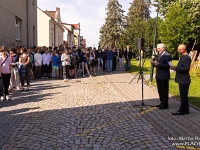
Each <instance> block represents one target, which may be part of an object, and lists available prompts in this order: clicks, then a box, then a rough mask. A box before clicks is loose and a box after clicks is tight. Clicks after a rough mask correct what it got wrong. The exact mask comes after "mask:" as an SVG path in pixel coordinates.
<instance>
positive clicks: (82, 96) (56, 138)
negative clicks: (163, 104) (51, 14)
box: [0, 72, 200, 150]
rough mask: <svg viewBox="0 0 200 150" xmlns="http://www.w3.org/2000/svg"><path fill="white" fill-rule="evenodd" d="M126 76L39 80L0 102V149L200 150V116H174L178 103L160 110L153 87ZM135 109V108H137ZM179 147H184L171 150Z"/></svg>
mask: <svg viewBox="0 0 200 150" xmlns="http://www.w3.org/2000/svg"><path fill="white" fill-rule="evenodd" d="M132 78H133V76H132V75H131V74H129V73H125V72H123V73H115V74H114V73H113V74H111V73H105V74H103V75H100V76H96V77H92V78H88V77H87V78H81V79H75V80H71V81H69V82H64V81H63V80H41V81H37V82H34V83H32V87H31V90H30V91H29V92H25V93H21V92H19V91H13V93H12V97H13V99H12V100H11V101H4V102H1V103H0V149H1V150H15V149H16V150H18V149H20V150H26V149H38V150H51V149H56V150H62V149H63V150H68V149H72V150H76V149H77V150H140V149H144V150H146V149H151V150H156V149H158V150H161V149H162V150H164V149H165V150H173V149H177V148H185V149H186V148H187V149H191V148H195V147H200V128H199V123H200V114H199V112H198V111H196V110H194V109H192V108H191V109H190V112H191V113H190V114H189V115H184V116H172V115H171V113H172V112H175V111H176V110H177V109H178V108H179V105H180V103H179V102H178V101H176V100H174V99H173V98H172V97H170V100H169V104H170V105H169V109H167V110H159V109H157V108H156V107H150V106H146V105H156V104H158V103H159V100H158V94H157V91H156V89H155V88H152V87H150V86H147V85H144V104H145V107H143V110H142V111H141V108H142V107H141V102H142V101H141V98H142V90H141V89H142V84H141V80H139V82H138V83H137V79H134V80H133V82H132V83H131V84H129V82H130V81H131V79H132ZM137 105H138V106H137ZM174 144H181V145H182V146H175V145H174Z"/></svg>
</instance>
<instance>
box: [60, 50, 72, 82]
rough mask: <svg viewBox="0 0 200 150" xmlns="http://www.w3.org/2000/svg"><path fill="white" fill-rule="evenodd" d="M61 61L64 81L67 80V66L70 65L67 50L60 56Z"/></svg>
mask: <svg viewBox="0 0 200 150" xmlns="http://www.w3.org/2000/svg"><path fill="white" fill-rule="evenodd" d="M61 61H62V66H63V78H64V80H65V81H68V80H69V65H70V56H69V50H68V49H65V50H64V53H63V54H62V55H61Z"/></svg>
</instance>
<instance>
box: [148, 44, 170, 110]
mask: <svg viewBox="0 0 200 150" xmlns="http://www.w3.org/2000/svg"><path fill="white" fill-rule="evenodd" d="M157 51H158V52H159V55H158V58H157V60H156V61H152V62H151V63H152V65H153V66H154V67H156V83H157V88H158V94H159V97H160V102H161V103H160V104H159V105H156V106H157V107H159V109H167V108H168V95H169V79H170V66H171V61H172V57H171V55H170V54H169V53H168V52H167V51H166V50H165V45H164V44H163V43H161V44H158V45H157Z"/></svg>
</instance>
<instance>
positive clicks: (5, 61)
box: [0, 46, 12, 100]
mask: <svg viewBox="0 0 200 150" xmlns="http://www.w3.org/2000/svg"><path fill="white" fill-rule="evenodd" d="M0 53H1V57H0V65H1V66H0V68H1V69H0V70H1V80H2V82H3V88H2V89H1V100H5V99H6V100H9V99H10V98H9V93H8V88H9V84H10V76H11V67H12V62H11V60H10V59H9V56H8V55H7V54H6V47H5V46H1V47H0Z"/></svg>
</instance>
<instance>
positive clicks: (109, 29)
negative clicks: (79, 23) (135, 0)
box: [100, 0, 124, 47]
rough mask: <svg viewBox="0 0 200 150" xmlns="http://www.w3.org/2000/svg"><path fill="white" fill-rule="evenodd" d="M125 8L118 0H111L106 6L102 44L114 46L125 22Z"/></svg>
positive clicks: (101, 31)
mask: <svg viewBox="0 0 200 150" xmlns="http://www.w3.org/2000/svg"><path fill="white" fill-rule="evenodd" d="M123 13H124V10H122V5H120V4H119V2H118V0H109V1H108V4H107V8H106V15H107V17H106V18H105V24H103V26H102V27H101V29H100V45H101V46H102V47H107V46H114V45H116V42H117V41H118V40H119V38H120V35H121V34H122V30H123V26H122V25H123V24H124V15H123Z"/></svg>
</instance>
